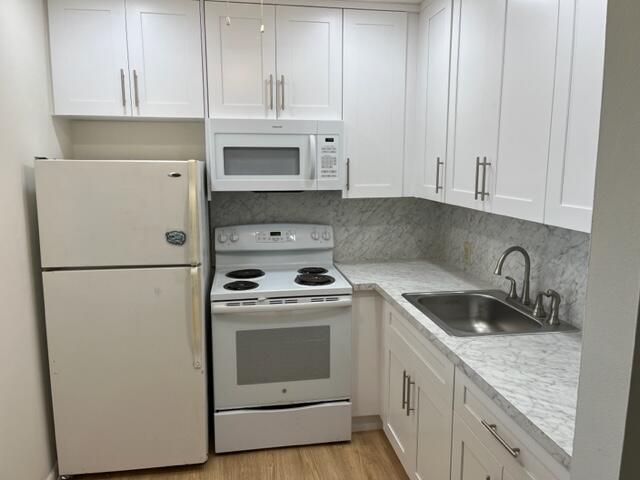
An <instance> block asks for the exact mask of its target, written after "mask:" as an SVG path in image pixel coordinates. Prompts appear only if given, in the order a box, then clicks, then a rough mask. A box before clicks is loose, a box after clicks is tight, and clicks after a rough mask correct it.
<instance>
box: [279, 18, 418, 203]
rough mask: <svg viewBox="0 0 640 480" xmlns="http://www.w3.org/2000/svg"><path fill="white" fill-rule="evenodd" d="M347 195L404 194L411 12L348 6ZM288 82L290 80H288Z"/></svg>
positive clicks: (346, 30)
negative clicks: (405, 107)
mask: <svg viewBox="0 0 640 480" xmlns="http://www.w3.org/2000/svg"><path fill="white" fill-rule="evenodd" d="M344 15H345V28H344V127H345V156H346V157H347V159H348V160H347V161H348V189H347V196H348V197H350V198H354V197H398V196H401V195H402V181H403V177H402V174H403V171H402V165H403V158H404V103H405V78H406V49H407V15H406V13H400V12H372V11H364V10H345V13H344ZM285 83H286V80H285Z"/></svg>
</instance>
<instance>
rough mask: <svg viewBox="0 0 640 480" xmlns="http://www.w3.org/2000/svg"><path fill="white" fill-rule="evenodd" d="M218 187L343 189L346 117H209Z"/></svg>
mask: <svg viewBox="0 0 640 480" xmlns="http://www.w3.org/2000/svg"><path fill="white" fill-rule="evenodd" d="M206 128H207V134H206V137H207V161H208V163H209V165H208V167H209V184H210V187H211V190H213V191H298V190H342V189H343V188H344V187H345V180H344V176H345V175H344V170H345V168H344V159H343V153H342V143H343V138H344V134H343V125H342V121H322V120H317V121H316V120H259V119H256V120H250V119H209V120H207V123H206Z"/></svg>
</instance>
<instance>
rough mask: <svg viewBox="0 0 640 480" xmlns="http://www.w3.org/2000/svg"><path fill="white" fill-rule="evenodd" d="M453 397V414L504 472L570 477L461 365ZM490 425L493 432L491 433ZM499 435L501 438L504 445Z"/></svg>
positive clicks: (559, 479) (536, 478) (539, 478)
mask: <svg viewBox="0 0 640 480" xmlns="http://www.w3.org/2000/svg"><path fill="white" fill-rule="evenodd" d="M454 398H455V400H454V411H455V414H456V415H457V416H458V417H460V418H461V419H462V420H464V422H465V423H466V424H467V426H468V427H469V428H470V429H471V431H472V432H473V433H474V434H475V435H476V436H477V437H478V439H480V441H481V442H482V443H483V444H484V445H485V446H486V447H487V448H488V449H489V450H490V451H491V453H492V455H494V456H495V457H496V458H497V459H498V460H499V461H500V463H501V464H502V465H504V467H505V470H506V471H507V472H509V471H511V472H514V474H515V476H516V478H520V477H521V476H524V478H530V479H532V480H568V479H569V472H568V471H567V470H566V469H565V468H564V467H563V466H562V465H561V464H560V463H558V462H557V461H556V460H555V459H554V458H553V457H552V456H551V455H549V454H548V453H547V452H546V451H545V450H544V449H543V448H542V447H541V446H540V445H539V444H538V443H537V442H535V440H533V439H532V438H531V437H530V436H529V435H528V434H527V433H526V432H525V431H524V430H523V429H522V428H520V427H519V426H518V425H516V423H515V422H514V421H513V420H512V419H510V418H509V417H508V416H507V415H506V414H505V413H504V412H503V411H502V410H500V408H499V407H498V406H497V405H495V404H494V403H493V402H492V400H491V399H490V398H489V397H488V396H487V395H485V394H484V393H483V392H481V391H480V389H479V388H478V387H477V386H476V385H475V384H473V383H472V382H471V380H470V379H469V378H468V377H467V376H466V375H465V374H464V372H463V371H462V370H460V369H457V371H456V381H455V393H454ZM491 429H493V430H494V432H495V433H496V435H494V434H492V432H491ZM500 439H502V441H504V445H503V444H501V440H500ZM510 449H511V451H510ZM515 449H519V451H515ZM516 452H517V455H516Z"/></svg>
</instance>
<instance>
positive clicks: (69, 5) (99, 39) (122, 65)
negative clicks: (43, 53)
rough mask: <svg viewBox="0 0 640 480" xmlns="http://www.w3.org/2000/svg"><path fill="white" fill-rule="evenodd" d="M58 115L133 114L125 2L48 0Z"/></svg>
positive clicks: (55, 104)
mask: <svg viewBox="0 0 640 480" xmlns="http://www.w3.org/2000/svg"><path fill="white" fill-rule="evenodd" d="M48 5H49V35H50V39H51V70H52V72H51V73H52V80H53V97H54V108H55V113H56V114H57V115H109V116H119V115H130V114H131V98H130V94H129V66H128V62H127V34H126V27H125V10H124V1H123V0H49V3H48Z"/></svg>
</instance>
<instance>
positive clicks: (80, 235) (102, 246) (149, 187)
mask: <svg viewBox="0 0 640 480" xmlns="http://www.w3.org/2000/svg"><path fill="white" fill-rule="evenodd" d="M203 167H204V164H203V162H196V161H193V160H192V161H145V160H38V161H37V162H36V195H37V200H38V223H39V230H40V249H41V256H42V267H43V268H45V269H48V268H61V267H68V268H73V267H97V266H147V265H154V266H155V265H191V264H194V265H195V264H199V263H201V262H202V261H203V259H202V254H201V249H200V246H201V245H206V240H205V239H204V236H205V235H206V232H204V230H205V228H200V226H201V225H206V218H205V215H206V205H205V196H204V168H203Z"/></svg>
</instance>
